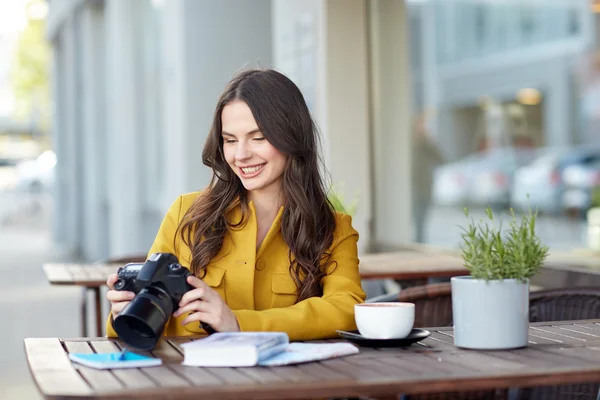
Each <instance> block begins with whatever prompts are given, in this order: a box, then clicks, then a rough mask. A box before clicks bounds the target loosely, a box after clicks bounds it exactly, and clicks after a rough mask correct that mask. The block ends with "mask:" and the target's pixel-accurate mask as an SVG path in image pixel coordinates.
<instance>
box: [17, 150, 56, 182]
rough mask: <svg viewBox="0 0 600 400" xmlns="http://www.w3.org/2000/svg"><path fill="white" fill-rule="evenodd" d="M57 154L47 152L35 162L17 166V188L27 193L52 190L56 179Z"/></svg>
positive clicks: (21, 163) (28, 161)
mask: <svg viewBox="0 0 600 400" xmlns="http://www.w3.org/2000/svg"><path fill="white" fill-rule="evenodd" d="M55 167H56V154H55V153H54V152H53V151H51V150H48V151H45V152H43V153H42V154H40V155H39V156H38V157H37V158H36V159H34V160H25V161H22V162H20V163H18V164H17V167H16V168H17V187H18V188H19V189H21V190H27V191H46V190H49V189H50V188H52V186H53V185H54V179H55V176H54V175H55Z"/></svg>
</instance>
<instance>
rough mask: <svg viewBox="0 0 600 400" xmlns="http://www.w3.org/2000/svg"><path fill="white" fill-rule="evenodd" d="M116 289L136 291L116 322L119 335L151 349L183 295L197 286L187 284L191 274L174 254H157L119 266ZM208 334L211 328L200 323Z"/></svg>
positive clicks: (129, 342) (130, 341)
mask: <svg viewBox="0 0 600 400" xmlns="http://www.w3.org/2000/svg"><path fill="white" fill-rule="evenodd" d="M117 275H118V276H119V279H118V280H117V282H116V283H115V286H114V287H115V290H122V291H123V290H126V291H130V292H133V293H135V294H136V296H135V297H134V298H133V300H131V302H130V303H129V304H128V305H127V306H125V308H123V310H122V311H121V312H120V313H119V315H117V317H116V318H115V319H114V321H113V328H114V329H115V332H117V335H119V338H120V339H121V340H123V341H124V342H125V344H127V345H128V346H132V347H136V348H138V349H142V350H152V349H153V348H154V347H155V346H156V343H157V342H158V340H159V339H160V337H161V336H162V333H163V331H164V329H165V325H166V324H167V322H168V320H169V318H170V317H171V315H172V314H173V312H175V311H176V310H177V309H178V308H179V302H180V301H181V298H182V297H183V295H184V294H185V293H186V292H187V291H189V290H192V289H193V288H194V287H193V286H191V285H190V284H189V283H187V277H188V276H190V275H192V274H191V273H190V271H188V269H187V268H185V267H183V266H182V265H181V264H179V262H178V261H177V257H176V256H175V255H173V254H171V253H154V254H152V255H151V256H150V257H149V258H148V260H146V262H144V263H131V264H127V265H126V266H124V267H121V268H119V270H118V272H117ZM200 325H201V327H202V328H204V330H206V331H207V332H208V333H209V334H210V333H213V332H215V330H214V329H212V327H210V326H209V325H207V324H205V323H202V322H201V323H200Z"/></svg>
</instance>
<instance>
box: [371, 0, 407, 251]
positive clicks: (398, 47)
mask: <svg viewBox="0 0 600 400" xmlns="http://www.w3.org/2000/svg"><path fill="white" fill-rule="evenodd" d="M369 6H370V17H371V18H370V27H371V30H370V37H371V40H370V48H371V52H370V54H371V74H372V81H371V84H372V86H371V88H372V89H371V90H372V93H371V97H372V110H373V112H372V127H373V128H372V129H373V139H372V140H373V163H372V165H373V168H374V170H373V175H372V176H373V177H372V192H373V193H374V196H375V197H374V202H373V216H374V220H373V228H372V229H373V235H374V236H373V243H372V245H373V248H375V249H387V248H394V247H396V246H398V245H401V244H403V243H406V242H409V241H410V240H411V239H412V237H411V236H412V235H411V224H412V221H411V211H410V210H411V204H410V199H411V190H412V188H411V179H410V177H411V171H410V168H411V134H410V126H411V118H412V113H411V104H410V99H411V94H410V88H411V84H410V82H411V81H410V74H409V73H410V67H409V66H410V62H409V51H408V34H407V26H406V19H407V14H408V13H407V10H406V5H405V4H404V2H400V1H397V0H377V1H371V2H369Z"/></svg>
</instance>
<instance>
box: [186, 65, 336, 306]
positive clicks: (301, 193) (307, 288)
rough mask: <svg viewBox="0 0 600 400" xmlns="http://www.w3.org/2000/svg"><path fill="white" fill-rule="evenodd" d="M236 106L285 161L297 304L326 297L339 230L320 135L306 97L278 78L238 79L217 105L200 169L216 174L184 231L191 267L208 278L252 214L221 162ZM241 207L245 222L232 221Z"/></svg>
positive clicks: (247, 75) (261, 73) (246, 74)
mask: <svg viewBox="0 0 600 400" xmlns="http://www.w3.org/2000/svg"><path fill="white" fill-rule="evenodd" d="M236 100H241V101H243V102H245V103H246V104H247V105H248V107H249V108H250V110H251V111H252V114H253V116H254V119H255V120H256V123H257V125H258V128H259V129H260V131H261V132H262V134H263V135H264V136H265V138H266V139H267V140H268V141H269V143H270V144H271V145H273V146H274V147H275V148H276V149H277V150H279V151H280V152H282V153H283V154H285V155H286V156H287V164H286V167H285V170H284V172H283V180H282V181H283V183H282V192H283V193H282V194H283V199H284V211H283V216H282V218H281V234H282V235H283V239H284V240H285V242H286V244H287V245H288V246H289V248H290V251H289V256H288V257H289V262H290V274H291V277H292V279H293V280H294V281H295V283H296V287H297V300H296V301H301V300H304V299H307V298H309V297H314V296H321V295H322V294H323V290H322V287H321V284H320V281H321V278H323V276H325V275H326V272H325V270H326V268H327V266H328V264H329V253H328V249H329V247H330V246H331V244H332V242H333V232H334V230H335V214H334V209H333V206H332V204H331V202H330V201H329V199H328V197H327V191H326V189H325V183H324V181H323V178H322V176H321V173H320V165H321V164H320V158H319V155H318V154H319V153H318V134H317V129H316V126H315V123H314V122H313V120H312V118H311V115H310V111H309V109H308V107H307V105H306V102H305V101H304V97H303V96H302V93H301V92H300V90H299V89H298V87H297V86H296V85H295V84H294V83H293V82H292V81H291V80H290V79H288V78H287V77H286V76H285V75H283V74H281V73H279V72H276V71H273V70H256V69H253V70H247V71H243V72H241V73H239V74H238V75H237V76H235V77H234V78H233V79H232V80H231V81H230V82H229V84H228V85H227V87H226V89H225V91H224V92H223V94H222V95H221V97H220V99H219V101H218V103H217V107H216V110H215V114H214V118H213V122H212V126H211V129H210V133H209V135H208V138H207V140H206V143H205V145H204V150H203V152H202V161H203V162H204V164H205V165H207V166H208V167H210V168H211V169H212V170H213V176H212V180H211V183H210V184H209V186H208V187H207V188H206V189H205V190H203V191H202V193H201V195H200V196H198V198H197V199H196V201H195V202H194V204H192V206H191V207H190V209H189V210H188V211H187V213H186V214H185V216H184V218H183V220H182V223H181V225H180V226H179V231H180V234H181V237H182V239H183V242H184V243H185V244H186V245H188V246H189V247H190V249H191V252H192V260H191V266H190V267H191V269H192V271H193V273H194V274H195V275H197V276H200V277H203V276H204V275H205V274H206V267H207V265H208V264H209V262H210V261H211V260H212V259H213V258H214V257H215V256H216V255H217V254H218V252H219V251H220V249H221V246H222V245H223V239H224V238H225V235H226V234H227V232H228V231H229V230H230V229H239V228H240V227H242V226H243V224H244V223H245V221H246V220H247V215H248V213H249V206H248V194H247V193H246V189H245V188H244V187H243V186H242V183H241V181H240V179H239V178H238V177H237V175H236V174H235V173H234V172H233V171H232V169H231V167H230V166H229V165H228V164H227V162H226V161H225V156H224V154H223V138H222V136H221V131H222V126H221V113H222V112H223V108H224V107H225V106H226V105H227V104H229V103H231V102H232V101H236ZM238 205H239V206H240V207H241V210H242V219H241V220H240V221H229V220H228V219H227V217H226V214H227V212H228V211H229V210H231V209H232V208H234V207H237V206H238Z"/></svg>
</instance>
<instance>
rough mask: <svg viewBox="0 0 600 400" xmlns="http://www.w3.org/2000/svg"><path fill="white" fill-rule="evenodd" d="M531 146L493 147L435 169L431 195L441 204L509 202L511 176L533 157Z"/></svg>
mask: <svg viewBox="0 0 600 400" xmlns="http://www.w3.org/2000/svg"><path fill="white" fill-rule="evenodd" d="M535 154H536V150H535V149H523V148H513V147H497V148H493V149H489V150H486V151H483V152H478V153H474V154H471V155H469V156H467V157H465V158H464V159H462V160H460V161H458V162H455V163H450V164H445V165H443V166H441V167H438V168H437V169H436V172H435V175H434V183H433V198H434V202H435V203H436V204H441V205H454V206H461V207H462V206H466V205H480V206H488V205H490V206H493V207H506V206H508V205H509V200H510V192H511V189H512V180H513V175H514V173H515V171H516V170H517V168H519V167H521V166H523V165H526V164H528V163H530V162H531V161H532V160H533V159H534V158H535Z"/></svg>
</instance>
